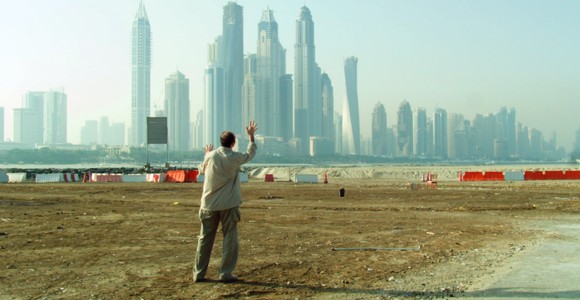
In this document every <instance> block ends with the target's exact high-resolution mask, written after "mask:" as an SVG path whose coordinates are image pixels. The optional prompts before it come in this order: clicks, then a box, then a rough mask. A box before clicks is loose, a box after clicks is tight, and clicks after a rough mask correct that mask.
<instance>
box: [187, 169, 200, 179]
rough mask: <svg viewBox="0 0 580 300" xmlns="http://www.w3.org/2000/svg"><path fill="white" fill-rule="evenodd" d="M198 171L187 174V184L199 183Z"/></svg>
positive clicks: (190, 171)
mask: <svg viewBox="0 0 580 300" xmlns="http://www.w3.org/2000/svg"><path fill="white" fill-rule="evenodd" d="M197 174H199V171H198V170H189V171H187V172H185V182H197Z"/></svg>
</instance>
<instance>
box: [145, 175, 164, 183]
mask: <svg viewBox="0 0 580 300" xmlns="http://www.w3.org/2000/svg"><path fill="white" fill-rule="evenodd" d="M146 180H147V182H164V181H165V173H156V174H147V178H146Z"/></svg>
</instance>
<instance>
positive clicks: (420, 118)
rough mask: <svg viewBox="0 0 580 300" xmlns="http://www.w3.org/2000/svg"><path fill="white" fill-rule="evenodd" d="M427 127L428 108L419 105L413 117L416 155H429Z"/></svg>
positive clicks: (414, 151)
mask: <svg viewBox="0 0 580 300" xmlns="http://www.w3.org/2000/svg"><path fill="white" fill-rule="evenodd" d="M427 129H428V128H427V110H425V108H422V107H419V108H417V109H416V110H415V112H414V117H413V130H414V132H413V154H414V155H415V156H419V157H426V156H428V155H429V152H428V149H429V147H428V145H429V139H428V138H427Z"/></svg>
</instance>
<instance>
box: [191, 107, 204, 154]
mask: <svg viewBox="0 0 580 300" xmlns="http://www.w3.org/2000/svg"><path fill="white" fill-rule="evenodd" d="M195 116H196V117H195V121H193V126H192V131H191V133H192V135H191V141H192V145H191V147H192V149H194V150H201V149H203V147H204V144H203V124H204V123H203V110H200V111H198V112H197V114H196V115H195Z"/></svg>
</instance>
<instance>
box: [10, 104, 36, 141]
mask: <svg viewBox="0 0 580 300" xmlns="http://www.w3.org/2000/svg"><path fill="white" fill-rule="evenodd" d="M37 123H38V114H37V112H35V111H34V110H32V109H30V108H15V109H14V142H16V143H23V144H32V145H34V144H37V143H40V142H38V141H37V140H36V137H37V135H36V132H35V131H34V130H30V128H36V126H38V125H37Z"/></svg>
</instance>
